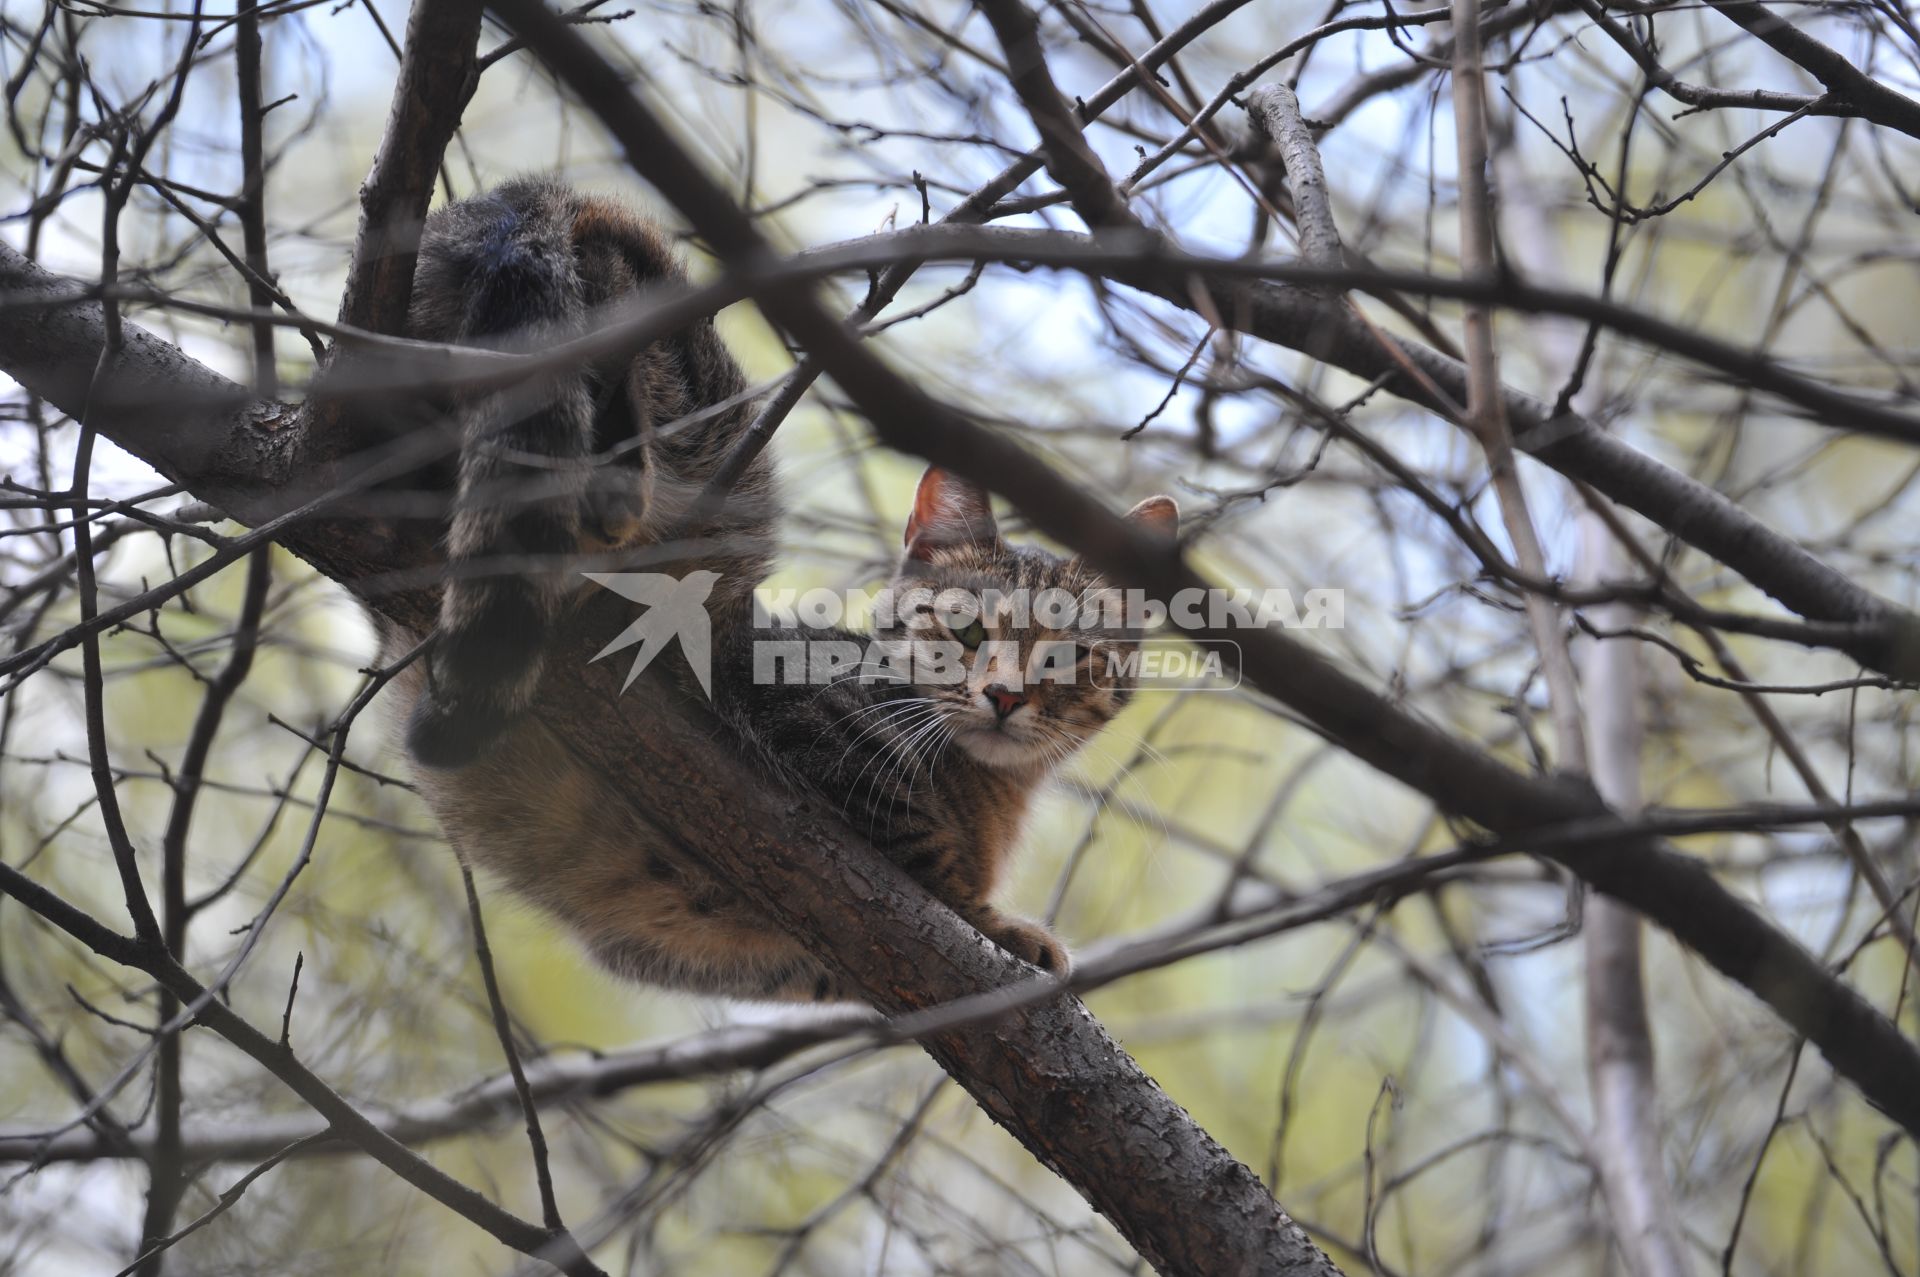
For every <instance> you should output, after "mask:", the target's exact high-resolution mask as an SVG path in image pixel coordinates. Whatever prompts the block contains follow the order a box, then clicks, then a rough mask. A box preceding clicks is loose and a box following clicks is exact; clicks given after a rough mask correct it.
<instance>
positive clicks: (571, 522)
mask: <svg viewBox="0 0 1920 1277" xmlns="http://www.w3.org/2000/svg"><path fill="white" fill-rule="evenodd" d="M684 278H685V274H684V272H683V271H682V269H681V267H680V265H679V263H678V262H677V260H676V259H675V256H674V253H673V251H672V247H671V245H670V243H669V241H668V240H667V238H666V237H665V236H664V235H663V234H662V233H661V232H660V231H659V229H658V228H657V227H655V226H653V225H652V224H651V223H649V222H647V221H645V220H644V219H642V218H640V217H638V216H636V215H634V214H633V213H631V212H629V211H628V210H627V209H625V208H624V207H622V206H621V205H620V204H618V203H617V202H615V201H612V200H608V199H604V198H600V197H589V196H583V195H581V194H579V193H578V192H576V191H574V190H572V189H571V188H570V187H567V186H565V185H563V184H561V183H559V182H556V181H552V180H546V179H538V178H530V179H521V180H518V181H514V182H509V183H506V184H505V185H502V186H500V187H498V188H496V189H495V190H493V191H491V192H489V193H487V194H484V195H481V196H477V197H475V198H473V199H469V200H465V201H463V202H461V203H458V204H453V205H450V206H448V207H445V208H442V209H440V210H438V211H437V212H435V213H434V214H433V215H432V216H431V217H429V218H428V219H427V223H426V226H425V228H424V231H423V234H422V240H421V245H420V257H419V266H418V269H417V273H416V275H415V281H414V300H413V306H412V311H411V314H410V316H409V332H410V333H411V335H413V336H416V337H420V338H424V339H427V340H433V341H442V342H457V343H463V344H472V345H490V344H501V345H508V346H512V347H514V348H517V349H532V350H536V351H537V350H538V349H540V348H542V347H546V346H551V345H554V344H558V343H560V342H564V341H566V340H568V339H570V338H572V337H575V336H578V335H580V334H582V333H584V332H585V331H586V330H587V328H588V326H589V324H590V323H591V321H592V319H593V316H594V313H595V312H596V311H597V310H599V309H601V308H603V307H605V306H607V305H609V304H610V303H613V302H616V301H618V300H619V299H621V298H622V297H624V296H626V295H628V294H631V293H633V292H636V291H638V290H641V289H644V288H646V287H648V286H650V285H654V284H659V283H663V282H677V281H680V280H683V279H684ZM744 387H745V382H744V379H743V378H742V376H741V374H740V371H739V368H738V366H737V365H736V364H735V363H734V361H733V359H732V357H731V356H730V355H729V354H728V353H727V351H726V348H725V346H724V345H723V344H722V343H721V341H720V338H719V336H718V334H717V333H716V332H715V331H714V329H713V326H712V324H711V323H709V322H701V323H697V324H694V325H691V326H689V327H688V328H686V329H683V330H682V331H680V332H678V333H675V334H673V335H672V336H670V337H668V338H666V339H664V340H662V341H659V342H656V343H654V344H653V345H652V346H650V347H648V348H647V349H646V350H644V351H642V352H641V353H640V354H639V355H638V356H636V357H634V358H633V359H631V360H627V361H619V362H613V363H609V364H602V365H600V366H593V367H585V368H563V369H558V370H555V371H554V372H553V373H551V374H550V375H548V376H546V377H543V378H541V379H539V380H537V381H534V382H530V383H522V384H520V385H516V386H512V387H509V388H507V389H504V390H499V391H489V392H486V393H479V394H473V395H469V396H464V397H461V398H458V399H456V400H455V401H454V402H452V403H450V404H448V405H447V410H448V412H449V413H450V415H451V416H452V417H453V418H454V419H455V421H456V423H457V425H458V428H459V434H460V463H459V475H458V488H457V492H456V494H455V498H454V502H453V512H452V518H451V522H450V527H449V529H448V535H447V566H448V577H447V584H446V588H445V592H444V594H443V596H442V602H441V608H440V618H439V624H438V626H437V629H436V642H435V644H434V646H433V649H432V652H431V654H430V656H429V658H428V665H427V686H426V689H425V691H424V693H423V694H422V695H421V696H420V697H419V698H418V700H417V702H416V704H415V707H414V711H413V715H412V721H411V725H410V727H409V733H408V745H409V747H410V749H411V750H412V752H413V754H414V756H415V758H416V759H418V760H419V761H421V762H423V763H426V764H428V765H430V766H436V767H452V766H458V765H461V764H464V763H467V762H470V761H472V760H473V759H474V758H475V757H476V756H477V755H478V754H480V753H481V752H482V751H484V750H485V749H486V748H487V747H488V746H489V745H490V744H491V743H492V742H493V741H494V740H495V739H497V738H498V737H499V735H500V734H501V733H502V732H503V731H505V730H506V728H507V727H508V726H509V725H510V724H511V723H512V722H513V721H514V720H515V719H516V718H518V717H519V716H520V715H521V714H522V713H524V712H525V710H526V709H527V707H528V705H529V704H530V702H531V700H532V697H533V694H534V690H535V688H536V687H537V686H538V684H539V680H540V673H541V665H542V652H543V650H544V648H545V645H546V641H547V638H548V636H549V634H550V633H551V632H552V628H553V624H554V622H555V620H556V619H557V618H558V616H559V614H560V612H561V610H562V609H563V608H564V607H565V606H566V605H567V603H568V601H569V600H570V599H571V598H573V597H574V595H575V591H576V589H577V586H578V583H579V582H578V577H577V576H575V575H573V574H572V573H570V572H569V570H568V566H567V559H568V557H569V556H572V555H575V554H578V553H580V552H582V551H591V550H603V549H607V548H612V547H620V546H628V545H636V544H645V543H649V542H653V541H658V540H660V539H661V538H662V537H664V536H666V535H668V534H669V531H670V530H671V529H672V528H674V527H675V526H676V525H677V522H678V520H679V519H680V518H681V517H683V516H684V515H685V514H686V513H687V512H688V510H689V509H690V508H691V502H692V500H693V498H694V496H695V495H697V493H698V492H699V490H700V488H701V487H702V486H703V485H704V484H705V482H706V481H707V479H708V478H710V477H711V476H712V474H713V473H714V471H715V470H716V468H717V467H718V466H719V464H720V462H721V461H722V460H723V459H724V458H725V456H726V455H727V453H728V452H729V451H730V449H731V447H732V445H733V444H734V443H735V442H737V440H738V438H739V436H740V433H741V431H742V430H743V429H744V427H745V425H746V423H747V421H748V420H749V416H750V409H749V408H748V406H747V405H745V404H743V403H742V404H735V405H734V406H732V407H730V408H728V409H726V410H724V411H721V412H718V413H714V414H710V415H708V416H707V417H705V418H703V419H702V420H700V421H696V422H693V423H691V424H687V425H676V424H675V423H677V422H680V420H681V419H682V418H686V417H688V416H689V415H690V414H692V413H694V412H695V411H696V410H698V409H702V408H709V407H711V406H713V405H715V404H721V403H725V402H726V401H728V400H730V399H735V398H737V397H739V396H740V395H741V394H742V391H743V390H744ZM770 484H771V480H770V476H769V472H768V470H767V467H766V465H765V463H764V461H760V462H757V463H756V465H755V466H754V467H753V468H751V469H750V470H749V471H748V473H747V475H746V476H744V477H743V479H742V481H741V483H740V484H739V485H737V486H736V489H735V496H734V500H733V501H732V503H731V504H730V506H729V508H728V510H727V511H724V512H722V514H721V516H720V518H719V519H718V520H716V526H715V527H713V528H712V529H710V530H709V532H708V537H707V539H710V540H713V541H715V542H724V543H727V544H729V545H730V546H731V549H730V550H729V551H728V552H726V553H723V554H720V555H718V556H710V559H709V561H703V562H702V564H701V566H708V567H716V568H718V569H720V570H721V572H722V577H723V580H724V581H725V582H726V583H727V585H726V589H727V590H729V591H731V594H726V595H723V598H722V600H721V604H722V606H726V605H728V604H729V603H731V604H732V605H734V606H740V605H742V603H741V601H742V600H744V598H745V594H746V591H747V590H749V589H750V588H751V586H752V585H753V584H754V583H755V582H757V581H758V580H759V579H760V578H761V576H763V575H764V573H765V564H766V559H767V555H768V553H769V552H770V548H771V527H772V519H773V502H772V496H771V490H770ZM729 538H731V540H729ZM714 557H717V558H718V559H719V560H721V561H719V562H714V561H711V559H712V558H714ZM687 566H692V564H688V565H687Z"/></svg>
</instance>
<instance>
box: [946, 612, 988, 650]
mask: <svg viewBox="0 0 1920 1277" xmlns="http://www.w3.org/2000/svg"><path fill="white" fill-rule="evenodd" d="M953 636H954V637H955V638H957V639H959V640H960V641H961V642H962V643H963V644H965V645H966V646H968V647H979V646H980V645H981V644H982V643H984V642H986V641H987V627H986V626H984V625H982V624H981V623H980V618H979V617H977V616H976V617H974V618H973V619H972V620H971V621H968V622H967V623H966V624H965V625H963V626H961V627H960V628H958V629H956V630H955V631H954V632H953Z"/></svg>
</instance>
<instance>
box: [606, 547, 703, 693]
mask: <svg viewBox="0 0 1920 1277" xmlns="http://www.w3.org/2000/svg"><path fill="white" fill-rule="evenodd" d="M581 575H583V576H585V577H586V578H587V579H588V580H589V581H592V582H594V583H595V584H596V585H603V586H605V587H606V588H607V589H609V590H612V591H613V592H614V593H615V594H618V595H619V596H620V597H621V598H623V599H632V600H633V601H634V602H635V603H644V604H646V606H647V614H646V615H645V616H643V617H641V618H640V619H639V620H637V621H635V622H634V623H633V624H632V625H629V626H628V627H627V628H626V629H624V630H622V631H620V634H619V636H618V637H616V638H615V639H614V640H613V642H611V643H609V644H607V645H606V646H605V647H603V648H601V649H600V650H599V651H598V652H597V653H595V654H594V658H593V659H594V660H596V661H597V660H599V659H600V658H601V657H603V656H611V655H613V654H614V653H615V652H618V651H620V650H621V649H623V648H629V647H632V646H633V645H634V644H635V643H638V644H639V645H640V651H639V652H638V653H637V654H636V655H635V656H634V658H633V668H632V669H630V670H628V671H627V681H626V682H624V683H622V684H621V685H620V690H621V691H623V692H624V691H626V690H627V689H628V688H629V687H632V686H633V680H635V679H636V678H639V677H640V671H642V670H644V669H646V668H647V666H648V665H650V664H652V663H653V658H654V657H656V656H658V655H659V654H660V653H661V652H663V651H665V650H666V647H667V645H668V644H669V643H671V642H673V640H674V639H675V638H676V637H678V638H679V640H680V648H681V650H682V651H683V652H685V653H686V657H687V664H688V665H690V666H692V667H693V676H694V677H695V678H697V679H699V680H700V690H701V691H703V692H705V693H706V694H707V699H708V700H712V699H713V624H712V622H711V621H709V620H708V619H707V596H708V595H709V594H711V593H713V583H714V582H715V581H718V580H719V579H720V574H719V573H718V572H708V571H706V570H705V569H701V570H700V571H697V572H689V573H687V575H686V576H684V577H674V576H668V575H666V574H665V573H662V572H585V573H582V574H581Z"/></svg>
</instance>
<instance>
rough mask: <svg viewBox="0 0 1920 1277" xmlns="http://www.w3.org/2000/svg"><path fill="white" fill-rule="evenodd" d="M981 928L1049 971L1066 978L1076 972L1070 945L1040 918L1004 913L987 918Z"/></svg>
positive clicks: (989, 935) (988, 935)
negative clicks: (1037, 920) (1040, 921)
mask: <svg viewBox="0 0 1920 1277" xmlns="http://www.w3.org/2000/svg"><path fill="white" fill-rule="evenodd" d="M980 930H981V931H982V932H983V933H984V934H985V935H986V937H987V939H989V940H991V941H993V942H994V943H995V944H997V945H999V946H1000V947H1001V948H1002V949H1005V950H1006V951H1007V952H1008V953H1011V954H1012V955H1013V956H1014V957H1016V958H1019V959H1020V960H1021V961H1023V962H1031V963H1032V964H1033V965H1034V966H1036V967H1039V968H1040V969H1041V970H1042V971H1044V972H1046V973H1047V974H1048V975H1051V976H1058V977H1059V978H1061V979H1063V980H1064V979H1065V978H1066V977H1067V976H1068V975H1070V974H1072V972H1073V958H1072V957H1071V955H1069V954H1068V953H1067V946H1065V945H1064V944H1061V943H1060V939H1059V937H1058V936H1055V935H1054V934H1053V932H1051V931H1048V930H1047V929H1046V928H1045V927H1043V926H1041V925H1040V924H1039V923H1037V922H1028V921H1027V920H1026V919H1025V918H1009V917H1006V916H1005V915H1001V916H999V917H995V918H991V919H988V920H986V921H984V922H983V923H982V924H981V926H980Z"/></svg>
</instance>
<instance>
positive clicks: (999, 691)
mask: <svg viewBox="0 0 1920 1277" xmlns="http://www.w3.org/2000/svg"><path fill="white" fill-rule="evenodd" d="M986 693H987V699H988V700H990V701H992V702H993V712H994V713H996V714H998V715H999V716H1000V717H1001V718H1005V717H1006V716H1007V715H1009V714H1011V713H1013V711H1015V710H1016V709H1019V708H1020V707H1021V706H1022V705H1025V704H1026V703H1027V698H1026V696H1025V695H1024V694H1023V693H1020V692H1016V691H1012V690H1011V689H1009V688H1007V687H1004V686H1002V685H1001V684H999V683H995V684H993V685H992V686H990V687H988V688H987V689H986Z"/></svg>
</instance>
